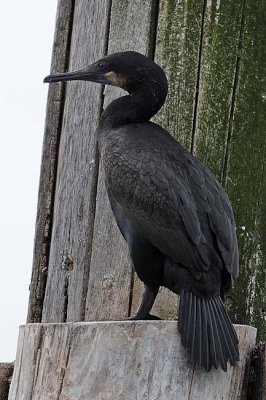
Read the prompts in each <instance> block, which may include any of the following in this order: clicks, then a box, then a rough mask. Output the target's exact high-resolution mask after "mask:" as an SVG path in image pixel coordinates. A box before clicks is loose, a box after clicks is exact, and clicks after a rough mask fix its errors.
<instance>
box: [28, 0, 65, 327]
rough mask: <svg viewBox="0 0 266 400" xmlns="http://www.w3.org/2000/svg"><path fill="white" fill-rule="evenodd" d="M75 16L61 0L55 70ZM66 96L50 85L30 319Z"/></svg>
mask: <svg viewBox="0 0 266 400" xmlns="http://www.w3.org/2000/svg"><path fill="white" fill-rule="evenodd" d="M72 18H73V0H59V1H58V6H57V16H56V26H55V34H54V45H53V51H52V64H51V73H57V72H64V71H65V70H66V69H67V66H68V49H69V45H70V34H71V29H72ZM64 97H65V87H64V86H63V85H62V84H58V83H57V84H54V85H51V86H50V87H49V91H48V99H47V109H46V120H45V133H44V140H43V152H42V164H41V172H40V184H39V195H38V208H37V219H36V228H35V241H34V254H33V266H32V277H31V285H30V298H29V306H28V317H27V321H28V322H40V321H41V316H42V306H43V299H44V294H45V286H46V277H47V269H48V263H49V251H50V241H51V230H52V219H53V206H54V205H53V201H54V190H55V184H56V170H57V156H58V146H59V140H60V133H61V125H62V114H63V106H64Z"/></svg>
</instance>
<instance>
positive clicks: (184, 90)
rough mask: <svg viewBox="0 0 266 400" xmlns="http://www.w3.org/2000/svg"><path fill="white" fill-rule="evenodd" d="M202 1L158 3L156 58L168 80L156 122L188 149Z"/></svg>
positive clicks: (191, 125)
mask: <svg viewBox="0 0 266 400" xmlns="http://www.w3.org/2000/svg"><path fill="white" fill-rule="evenodd" d="M203 4H204V2H203V0H202V1H199V0H186V1H181V2H177V1H175V0H162V1H161V2H160V9H159V17H158V29H157V42H156V52H155V59H156V62H158V64H160V65H161V67H162V68H163V69H164V70H165V72H166V75H167V78H168V85H169V91H168V97H167V100H166V104H165V106H164V107H163V109H162V111H161V113H160V114H158V116H156V118H155V121H156V122H157V123H159V124H160V125H162V126H163V127H164V128H165V129H167V130H168V131H169V132H170V133H171V134H172V135H173V136H174V137H175V138H176V139H178V140H179V141H180V143H182V144H183V145H184V146H185V147H186V148H187V149H190V147H191V140H192V128H193V113H194V107H195V103H194V100H195V91H196V86H197V72H198V62H199V49H200V40H201V25H202V13H203Z"/></svg>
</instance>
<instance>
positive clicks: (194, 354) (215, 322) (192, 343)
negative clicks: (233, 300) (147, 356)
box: [178, 290, 239, 371]
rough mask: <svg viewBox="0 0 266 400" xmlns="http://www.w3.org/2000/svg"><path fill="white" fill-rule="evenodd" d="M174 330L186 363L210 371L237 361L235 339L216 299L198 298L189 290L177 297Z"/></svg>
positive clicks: (226, 316)
mask: <svg viewBox="0 0 266 400" xmlns="http://www.w3.org/2000/svg"><path fill="white" fill-rule="evenodd" d="M178 330H179V332H180V334H181V340H182V344H183V346H184V347H185V348H186V349H187V352H188V356H189V360H190V361H192V362H196V363H197V364H198V365H199V366H201V367H204V368H205V369H206V370H207V371H210V370H211V368H212V367H215V368H218V366H219V364H220V365H221V367H222V369H223V370H224V371H226V370H227V362H228V361H229V362H230V364H231V365H235V363H236V361H238V360H239V352H238V339H237V335H236V332H235V329H234V327H233V325H232V323H231V321H230V319H229V317H228V315H227V313H226V310H225V307H224V305H223V302H222V300H221V297H220V296H217V297H214V298H200V297H197V296H196V295H194V294H193V293H192V292H190V291H185V290H182V291H181V294H180V303H179V316H178Z"/></svg>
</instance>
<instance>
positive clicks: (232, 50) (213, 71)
mask: <svg viewBox="0 0 266 400" xmlns="http://www.w3.org/2000/svg"><path fill="white" fill-rule="evenodd" d="M242 8H243V0H237V1H234V2H230V1H229V2H228V1H222V2H220V0H211V1H207V2H206V8H205V13H204V24H203V37H202V52H201V60H200V61H201V62H200V74H199V96H198V109H197V115H196V116H195V119H196V123H195V132H194V138H193V144H194V146H193V150H194V152H195V153H196V155H197V156H198V157H199V158H200V159H201V160H202V161H203V163H204V164H205V165H207V166H208V167H209V168H210V169H211V170H212V171H213V173H214V174H215V175H216V176H217V177H218V178H219V179H221V177H222V171H223V165H224V156H225V152H226V146H227V136H228V129H229V119H230V118H231V108H232V101H234V99H233V98H232V97H233V90H234V84H235V81H236V64H237V56H238V47H239V39H240V31H241V15H242Z"/></svg>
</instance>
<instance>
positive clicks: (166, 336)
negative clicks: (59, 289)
mask: <svg viewBox="0 0 266 400" xmlns="http://www.w3.org/2000/svg"><path fill="white" fill-rule="evenodd" d="M236 330H237V334H238V337H239V342H240V352H241V358H240V361H239V363H238V364H237V366H236V367H234V368H232V367H229V368H228V371H227V372H226V373H225V372H223V371H222V370H220V369H219V370H212V371H211V372H209V373H206V372H205V370H202V369H199V368H194V366H193V364H190V363H188V361H187V358H186V353H185V351H184V348H183V347H182V346H181V341H180V337H179V335H178V334H177V323H176V322H171V321H145V322H144V321H138V322H132V321H129V322H91V323H88V322H87V323H76V324H71V323H68V324H42V325H40V324H38V325H31V324H30V325H28V326H24V327H21V328H20V337H19V344H18V351H17V357H16V364H15V371H14V378H13V380H12V384H11V388H10V394H9V400H28V399H32V400H37V399H38V400H47V399H48V398H51V399H62V400H63V399H75V400H82V399H94V400H96V399H99V400H100V399H101V400H114V399H121V400H122V399H126V400H139V399H141V400H145V399H147V400H150V399H160V400H166V399H167V400H176V399H177V398H180V399H182V400H186V399H187V400H189V399H190V400H191V399H193V400H198V399H199V400H202V399H203V398H204V400H216V399H217V400H218V399H219V400H220V399H223V400H229V399H230V400H235V399H237V398H240V396H241V390H242V384H243V376H244V370H245V361H246V359H247V358H248V356H249V353H250V350H251V348H252V347H253V346H254V344H255V337H256V329H254V328H251V327H247V326H240V325H238V326H236Z"/></svg>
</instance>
